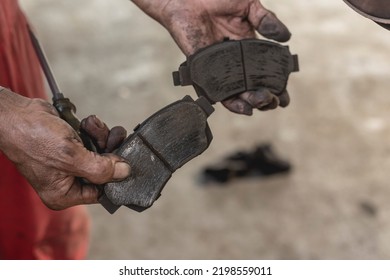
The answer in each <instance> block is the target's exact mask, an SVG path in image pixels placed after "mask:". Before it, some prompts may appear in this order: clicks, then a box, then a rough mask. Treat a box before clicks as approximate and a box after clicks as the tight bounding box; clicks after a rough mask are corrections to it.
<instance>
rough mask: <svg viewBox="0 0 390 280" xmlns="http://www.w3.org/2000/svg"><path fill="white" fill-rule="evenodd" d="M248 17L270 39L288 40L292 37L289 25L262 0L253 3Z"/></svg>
mask: <svg viewBox="0 0 390 280" xmlns="http://www.w3.org/2000/svg"><path fill="white" fill-rule="evenodd" d="M248 19H249V22H250V23H251V24H252V25H253V27H254V28H255V29H256V30H257V31H258V32H259V33H260V34H261V35H263V36H264V37H266V38H268V39H271V40H275V41H279V42H286V41H288V40H289V39H290V37H291V33H290V31H289V30H288V28H287V26H286V25H284V23H283V22H281V21H280V20H279V19H278V18H277V17H276V15H275V14H274V13H273V12H271V11H269V10H267V9H266V8H264V7H263V5H262V4H261V3H260V1H254V2H253V3H252V4H251V6H250V7H249V16H248Z"/></svg>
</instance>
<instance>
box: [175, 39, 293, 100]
mask: <svg viewBox="0 0 390 280" xmlns="http://www.w3.org/2000/svg"><path fill="white" fill-rule="evenodd" d="M298 70H299V67H298V56H297V55H291V53H290V51H289V48H288V47H287V46H282V45H280V44H277V43H273V42H269V41H265V40H260V39H244V40H238V41H234V40H227V41H223V42H222V43H217V44H214V45H211V46H209V47H206V48H203V49H201V50H199V51H198V52H196V53H195V54H193V55H191V56H189V57H188V58H187V61H185V62H184V63H182V64H181V65H180V67H179V70H178V71H175V72H173V80H174V84H175V85H176V86H177V85H182V86H186V85H193V86H194V88H195V90H196V92H197V94H198V96H205V97H206V98H207V99H208V100H209V101H211V102H212V103H214V102H219V101H222V100H225V99H227V98H230V97H232V96H234V95H237V94H240V93H243V92H246V91H255V90H257V89H258V88H260V87H267V88H268V89H270V90H271V92H273V93H274V94H276V95H278V94H281V93H282V92H283V91H284V90H285V89H286V85H287V80H288V76H289V74H290V73H291V72H295V71H298Z"/></svg>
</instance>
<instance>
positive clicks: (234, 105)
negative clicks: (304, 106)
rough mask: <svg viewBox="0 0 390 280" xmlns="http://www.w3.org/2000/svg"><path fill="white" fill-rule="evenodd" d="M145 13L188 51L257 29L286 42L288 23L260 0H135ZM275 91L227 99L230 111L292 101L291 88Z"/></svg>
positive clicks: (247, 35) (248, 34) (252, 35)
mask: <svg viewBox="0 0 390 280" xmlns="http://www.w3.org/2000/svg"><path fill="white" fill-rule="evenodd" d="M133 2H134V3H135V4H136V5H137V6H139V7H140V8H141V9H142V10H143V11H144V12H145V13H147V14H148V15H150V16H151V17H153V18H154V19H156V20H157V21H158V22H160V23H161V24H162V25H163V26H164V27H165V28H167V30H168V31H169V32H170V34H171V36H172V37H173V39H174V40H175V41H176V43H177V44H178V46H179V47H180V48H181V50H182V51H183V52H184V54H185V55H187V56H188V55H190V54H193V53H194V52H195V51H197V50H198V49H200V48H203V47H206V46H208V45H211V44H213V43H216V42H221V41H222V40H223V39H224V38H226V37H228V38H229V39H233V40H239V39H245V38H255V37H256V31H257V32H259V33H260V34H261V35H263V36H264V37H266V38H269V39H272V40H276V41H279V42H285V41H288V40H289V39H290V36H291V34H290V32H289V31H288V29H287V27H286V26H285V25H284V24H283V23H282V22H281V21H280V20H279V19H278V18H277V17H276V16H275V14H274V13H272V12H271V11H269V10H267V9H265V8H264V7H263V6H262V4H261V3H260V1H258V0H162V1H154V0H133ZM277 94H278V96H277V95H276V94H273V93H272V92H271V91H270V90H268V89H267V88H263V89H259V90H258V91H255V92H245V93H242V94H240V95H239V96H237V97H234V98H231V99H228V100H225V101H223V102H222V103H223V105H224V106H225V107H226V108H228V109H229V110H230V111H233V112H236V113H239V114H245V115H251V114H252V109H253V108H258V109H260V110H269V109H274V108H276V107H277V106H278V105H280V106H282V107H285V106H287V105H288V104H289V101H290V99H289V95H288V93H287V91H285V92H283V93H282V94H280V93H277Z"/></svg>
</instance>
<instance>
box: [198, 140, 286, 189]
mask: <svg viewBox="0 0 390 280" xmlns="http://www.w3.org/2000/svg"><path fill="white" fill-rule="evenodd" d="M290 170H291V165H290V164H289V163H288V162H287V161H285V160H282V159H280V158H279V157H278V156H277V155H276V153H275V152H274V150H273V148H272V146H271V145H270V144H263V145H259V146H257V147H256V148H255V149H254V150H253V151H250V152H244V151H239V152H236V153H234V154H232V155H230V156H228V157H227V158H225V159H224V160H223V162H221V163H219V164H217V165H215V166H209V167H206V168H205V169H204V170H203V175H204V177H205V179H206V180H213V181H216V182H220V183H226V182H228V181H230V180H231V179H233V178H240V177H241V178H242V177H249V176H270V175H274V174H280V173H287V172H289V171H290Z"/></svg>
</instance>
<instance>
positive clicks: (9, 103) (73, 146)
mask: <svg viewBox="0 0 390 280" xmlns="http://www.w3.org/2000/svg"><path fill="white" fill-rule="evenodd" d="M0 115H1V118H0V150H2V152H3V153H4V154H5V155H6V156H7V157H8V158H9V159H10V160H11V161H13V162H14V163H15V165H16V167H17V168H18V170H19V171H20V172H21V174H22V175H23V176H24V177H25V178H26V179H27V180H28V181H29V182H30V184H31V185H32V186H33V188H34V189H35V190H36V192H37V193H38V195H39V196H40V198H41V199H42V201H43V202H44V203H45V204H46V205H47V206H48V207H49V208H51V209H54V210H60V209H64V208H67V207H70V206H74V205H78V204H91V203H96V202H97V199H98V195H99V191H98V189H97V187H96V186H94V185H93V184H103V183H106V182H109V181H116V180H122V179H124V178H126V177H127V176H128V175H129V173H130V167H129V165H128V164H127V163H125V162H124V161H123V159H121V158H120V157H118V156H115V155H113V154H106V155H99V154H96V153H93V152H90V151H88V150H87V149H85V148H84V146H83V144H82V143H81V140H80V138H79V137H78V135H77V134H76V132H75V131H74V130H73V129H72V128H71V127H70V126H69V125H68V124H67V123H66V122H64V121H63V120H62V119H60V118H59V117H58V114H57V111H56V110H55V108H54V107H53V106H52V105H51V104H49V103H48V102H46V101H44V100H41V99H29V98H26V97H22V96H20V95H17V94H15V93H12V92H11V91H9V90H6V89H2V88H1V87H0ZM77 177H82V178H86V179H87V180H88V181H89V182H91V183H92V184H90V185H82V184H80V182H79V180H78V179H77Z"/></svg>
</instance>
